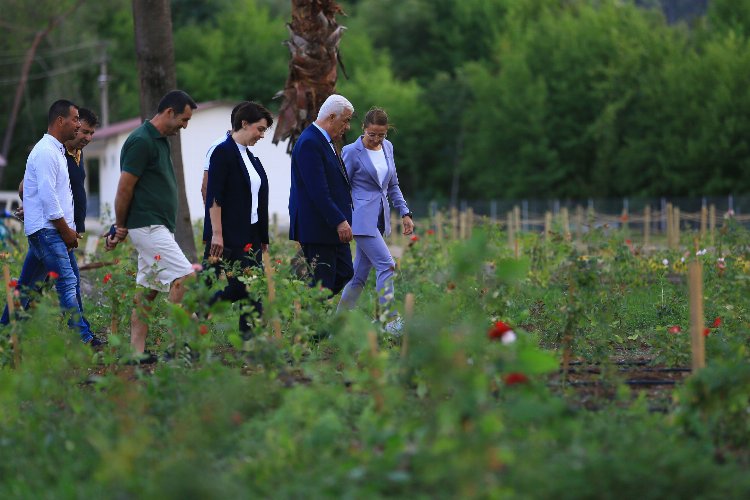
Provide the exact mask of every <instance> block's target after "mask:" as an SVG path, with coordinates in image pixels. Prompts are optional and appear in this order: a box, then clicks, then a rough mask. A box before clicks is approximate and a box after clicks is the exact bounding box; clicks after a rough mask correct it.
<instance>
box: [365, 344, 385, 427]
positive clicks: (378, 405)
mask: <svg viewBox="0 0 750 500" xmlns="http://www.w3.org/2000/svg"><path fill="white" fill-rule="evenodd" d="M367 341H368V343H369V344H370V354H371V356H372V361H371V363H372V366H371V368H370V376H371V377H372V383H373V388H372V393H373V394H372V395H373V398H374V399H375V411H377V412H381V411H383V405H384V404H383V403H384V401H383V394H382V393H381V392H380V387H379V386H380V369H379V368H378V367H377V362H378V337H377V335H375V332H374V331H372V330H368V331H367Z"/></svg>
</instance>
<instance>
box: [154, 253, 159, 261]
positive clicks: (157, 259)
mask: <svg viewBox="0 0 750 500" xmlns="http://www.w3.org/2000/svg"><path fill="white" fill-rule="evenodd" d="M154 260H156V261H159V260H161V255H159V254H158V253H157V254H156V255H154Z"/></svg>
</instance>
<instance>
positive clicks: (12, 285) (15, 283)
mask: <svg viewBox="0 0 750 500" xmlns="http://www.w3.org/2000/svg"><path fill="white" fill-rule="evenodd" d="M17 286H18V280H10V281H9V282H8V288H15V287H17Z"/></svg>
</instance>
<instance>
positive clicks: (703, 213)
mask: <svg viewBox="0 0 750 500" xmlns="http://www.w3.org/2000/svg"><path fill="white" fill-rule="evenodd" d="M707 224H708V208H706V205H703V206H702V207H701V236H700V238H701V240H703V239H705V238H706V226H707Z"/></svg>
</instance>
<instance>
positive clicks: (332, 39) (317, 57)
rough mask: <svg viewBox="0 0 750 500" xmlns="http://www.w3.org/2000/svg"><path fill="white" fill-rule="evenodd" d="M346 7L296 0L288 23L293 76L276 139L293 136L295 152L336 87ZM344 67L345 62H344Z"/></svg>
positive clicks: (331, 2) (320, 0) (330, 2)
mask: <svg viewBox="0 0 750 500" xmlns="http://www.w3.org/2000/svg"><path fill="white" fill-rule="evenodd" d="M343 13H344V11H343V10H341V7H340V6H339V5H338V4H337V3H336V2H335V1H334V0H292V22H291V23H290V24H288V25H287V28H288V29H289V40H287V41H286V42H284V44H285V45H286V46H287V47H288V48H289V52H290V54H291V59H290V61H289V77H288V78H287V81H286V84H285V85H284V90H282V91H281V92H279V93H278V94H276V97H282V96H283V98H284V102H283V103H282V104H281V109H279V120H278V123H277V124H276V131H275V132H274V134H273V143H274V144H278V143H279V141H283V140H285V139H290V141H289V146H288V149H287V151H288V152H291V150H292V147H294V143H295V142H296V141H297V138H298V137H299V135H300V134H301V133H302V131H303V130H304V129H305V127H307V126H308V125H310V124H311V123H312V122H313V121H315V118H317V115H318V110H319V109H320V106H321V105H322V104H323V101H325V100H326V99H327V98H328V96H330V95H331V94H333V93H334V92H335V91H336V79H337V72H336V66H337V64H340V56H339V41H340V40H341V35H342V34H343V32H344V30H345V29H346V28H345V27H344V26H339V25H338V24H337V23H336V14H343ZM342 70H343V66H342Z"/></svg>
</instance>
